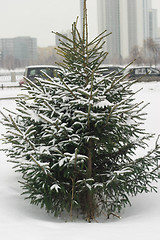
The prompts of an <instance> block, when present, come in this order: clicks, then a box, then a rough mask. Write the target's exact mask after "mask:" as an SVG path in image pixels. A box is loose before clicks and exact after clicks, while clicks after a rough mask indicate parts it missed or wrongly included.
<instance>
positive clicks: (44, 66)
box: [26, 65, 60, 69]
mask: <svg viewBox="0 0 160 240" xmlns="http://www.w3.org/2000/svg"><path fill="white" fill-rule="evenodd" d="M27 68H57V69H58V68H60V67H58V66H54V65H31V66H27V67H26V69H27Z"/></svg>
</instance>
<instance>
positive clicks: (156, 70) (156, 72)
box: [147, 68, 160, 75]
mask: <svg viewBox="0 0 160 240" xmlns="http://www.w3.org/2000/svg"><path fill="white" fill-rule="evenodd" d="M147 72H148V74H152V75H157V74H160V72H159V71H158V69H154V68H147Z"/></svg>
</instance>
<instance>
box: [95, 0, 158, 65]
mask: <svg viewBox="0 0 160 240" xmlns="http://www.w3.org/2000/svg"><path fill="white" fill-rule="evenodd" d="M97 9H98V32H99V33H100V32H102V31H104V30H106V29H107V30H108V32H112V34H111V35H110V36H109V37H107V39H106V45H105V50H106V51H108V52H109V55H108V58H107V59H108V62H109V63H113V62H114V63H116V62H117V63H121V59H126V58H127V57H128V56H129V55H130V53H131V51H132V50H133V48H134V47H136V46H138V47H143V44H144V40H146V39H148V38H150V37H153V36H154V34H153V32H154V33H155V29H156V17H155V13H154V14H153V13H152V25H151V13H150V11H151V0H97ZM153 16H154V17H153ZM153 29H154V30H153ZM151 32H152V35H151Z"/></svg>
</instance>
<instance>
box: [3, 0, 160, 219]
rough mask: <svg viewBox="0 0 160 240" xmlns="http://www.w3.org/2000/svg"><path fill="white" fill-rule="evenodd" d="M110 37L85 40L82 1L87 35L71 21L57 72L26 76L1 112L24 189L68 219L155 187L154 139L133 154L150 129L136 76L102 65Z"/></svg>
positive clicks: (108, 208) (114, 208)
mask: <svg viewBox="0 0 160 240" xmlns="http://www.w3.org/2000/svg"><path fill="white" fill-rule="evenodd" d="M57 34H58V35H59V36H61V34H59V33H57ZM106 35H107V33H106V31H104V32H103V33H101V34H100V35H99V36H97V37H96V38H95V39H94V40H92V41H90V42H89V41H88V25H87V10H86V0H85V1H84V18H83V34H82V36H81V35H80V33H79V31H78V29H77V22H75V23H73V25H72V38H71V39H69V38H68V39H67V40H68V41H61V45H60V46H59V47H58V49H57V51H58V53H59V54H60V55H61V56H62V57H63V62H62V63H61V64H60V66H61V67H62V71H60V72H59V76H58V77H55V78H53V79H52V78H49V77H48V76H46V79H45V80H43V79H38V84H37V85H35V84H34V83H33V82H31V81H30V80H29V79H28V80H27V81H28V84H27V85H26V86H25V90H26V91H25V93H24V96H22V97H21V98H19V99H18V100H17V108H16V111H15V113H13V112H11V111H9V110H8V111H9V113H8V114H7V113H6V114H4V113H2V114H3V117H4V118H3V124H5V125H6V127H7V132H6V134H5V136H4V137H5V138H4V141H5V142H6V143H10V144H11V148H9V146H8V147H7V149H6V152H7V154H8V156H9V157H10V158H11V161H12V162H13V163H14V164H15V167H16V168H17V171H19V172H20V173H21V174H22V179H21V180H20V183H21V184H22V188H23V193H24V194H26V195H27V198H29V199H30V200H31V203H32V204H39V205H40V206H41V207H45V208H46V210H47V211H48V212H53V213H54V214H55V215H61V214H62V213H64V212H65V211H67V212H68V213H69V214H70V217H71V219H72V217H73V216H77V214H78V213H79V214H80V215H83V216H84V217H85V218H86V219H87V221H88V222H90V221H91V220H93V219H94V218H95V217H97V216H99V215H101V214H102V213H106V214H107V216H108V217H109V216H110V215H111V214H113V215H116V214H117V212H120V210H121V209H122V208H123V207H124V206H126V204H130V200H129V196H130V195H137V194H138V193H142V192H148V191H151V190H155V187H154V185H152V182H153V180H156V179H157V177H158V176H157V171H156V169H157V164H158V160H159V146H158V145H157V144H156V146H155V149H153V150H151V151H149V152H148V153H147V154H146V155H145V156H144V157H138V156H137V157H136V150H137V148H139V147H140V148H141V147H142V148H145V146H146V143H147V140H149V139H150V138H151V136H152V135H150V134H147V133H145V130H144V128H143V120H144V113H143V111H142V110H143V108H144V106H143V103H136V102H135V98H134V95H135V93H134V92H133V90H132V89H131V85H132V84H133V82H132V81H131V82H130V81H128V79H126V78H125V76H121V77H120V76H119V77H118V76H117V75H114V76H113V74H112V75H108V76H103V72H101V70H100V64H101V63H102V62H103V60H104V59H105V58H106V56H107V53H106V52H103V50H102V46H103V44H104V39H105V37H106ZM64 38H65V40H66V37H65V36H64Z"/></svg>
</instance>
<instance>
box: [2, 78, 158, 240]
mask: <svg viewBox="0 0 160 240" xmlns="http://www.w3.org/2000/svg"><path fill="white" fill-rule="evenodd" d="M141 87H143V90H142V91H141V92H140V93H138V95H137V97H136V98H137V100H138V101H141V100H144V101H145V102H146V103H147V102H150V105H149V106H148V107H147V108H146V112H147V113H148V115H147V120H146V123H145V128H146V130H147V131H149V132H151V133H155V134H156V136H157V135H158V134H159V133H160V107H159V103H160V83H156V82H152V83H138V84H136V85H135V86H134V88H135V89H138V88H141ZM19 92H20V89H19V88H18V89H12V90H0V96H1V97H2V96H16V94H18V93H19ZM3 107H7V108H9V109H12V110H13V109H14V108H15V102H14V100H0V110H2V109H3ZM0 132H1V133H3V132H4V127H3V126H2V125H0ZM155 138H156V137H155ZM154 141H155V139H153V141H152V142H151V143H150V146H151V147H152V146H153V145H154ZM12 166H13V165H12V164H11V163H8V162H7V159H6V156H5V154H4V153H1V162H0V237H1V239H2V240H49V239H52V240H63V239H64V240H73V239H74V240H89V239H91V240H97V239H107V240H116V239H118V240H122V239H123V240H139V239H141V240H152V239H153V240H159V239H160V231H159V224H160V192H159V189H160V183H158V193H148V194H141V195H138V196H137V197H134V198H131V202H132V207H129V206H128V207H126V208H125V209H124V210H123V211H122V212H121V219H117V218H113V219H110V220H105V216H104V217H103V219H97V221H98V222H94V223H91V224H89V223H86V222H83V221H80V220H75V222H69V221H67V222H65V221H63V220H60V219H57V218H55V217H54V216H53V215H50V214H47V213H46V212H45V211H44V210H42V209H39V207H36V206H32V205H30V204H29V201H27V200H24V196H21V195H20V193H21V189H20V185H19V183H18V179H19V176H18V174H17V173H15V172H14V170H13V169H12Z"/></svg>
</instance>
